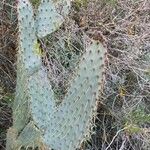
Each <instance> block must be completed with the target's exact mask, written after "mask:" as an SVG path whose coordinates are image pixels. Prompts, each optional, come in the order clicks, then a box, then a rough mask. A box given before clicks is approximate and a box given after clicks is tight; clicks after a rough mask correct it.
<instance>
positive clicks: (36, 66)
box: [7, 0, 106, 150]
mask: <svg viewBox="0 0 150 150" xmlns="http://www.w3.org/2000/svg"><path fill="white" fill-rule="evenodd" d="M65 2H66V3H65ZM60 4H62V5H60ZM64 4H66V5H64ZM60 7H61V8H62V9H61V12H58V8H60ZM69 7H70V2H69V1H67V0H66V1H65V0H60V1H56V2H54V1H50V0H42V1H41V4H40V5H39V8H38V13H37V15H36V17H34V14H33V9H32V6H31V4H30V2H29V1H28V0H18V4H17V8H18V21H19V39H18V40H19V51H18V66H17V87H16V99H15V102H14V107H13V126H12V127H11V128H10V129H9V130H8V134H7V150H17V149H19V148H21V147H22V146H23V147H28V146H33V145H34V146H35V147H37V146H39V142H42V143H44V144H45V145H46V146H47V147H48V148H53V149H56V150H68V149H69V150H74V149H76V148H77V147H78V146H79V145H80V142H81V140H82V139H83V138H84V135H85V134H88V128H89V122H90V119H91V117H92V116H93V111H94V108H95V106H96V100H97V98H98V92H99V89H100V87H101V80H102V72H103V71H104V67H103V64H104V54H105V52H106V49H105V48H104V47H103V46H102V44H101V43H100V42H99V41H97V40H93V39H89V38H87V37H86V40H85V41H86V51H85V53H84V54H83V57H82V59H81V60H80V62H79V64H78V66H79V67H78V68H77V69H76V76H75V77H74V79H73V80H72V81H71V82H70V88H69V89H68V93H67V94H66V96H65V98H64V100H63V102H62V103H61V104H60V105H59V106H57V105H56V104H55V99H54V92H53V90H52V87H51V85H50V83H49V80H48V78H47V74H46V72H45V70H44V67H43V66H42V63H41V54H42V51H41V49H40V47H39V44H38V42H37V39H38V38H42V37H44V36H46V35H47V34H50V33H52V32H54V31H55V30H57V29H58V27H59V26H60V25H61V24H62V23H63V20H64V19H63V15H65V16H66V15H67V14H68V12H69Z"/></svg>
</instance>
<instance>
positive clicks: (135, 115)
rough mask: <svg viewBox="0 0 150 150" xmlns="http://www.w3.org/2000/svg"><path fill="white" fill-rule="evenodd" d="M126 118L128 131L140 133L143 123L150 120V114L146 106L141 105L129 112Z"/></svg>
mask: <svg viewBox="0 0 150 150" xmlns="http://www.w3.org/2000/svg"><path fill="white" fill-rule="evenodd" d="M125 120H126V121H125V127H127V130H126V131H127V132H128V133H130V134H134V133H139V132H141V130H142V125H144V124H146V123H149V122H150V114H147V113H146V112H145V110H144V108H142V107H139V108H136V109H134V110H133V111H132V112H131V113H129V114H128V116H127V117H126V119H125Z"/></svg>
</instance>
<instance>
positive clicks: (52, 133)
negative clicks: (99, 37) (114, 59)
mask: <svg viewBox="0 0 150 150" xmlns="http://www.w3.org/2000/svg"><path fill="white" fill-rule="evenodd" d="M86 43H87V44H86V52H85V53H84V54H83V57H82V59H81V61H80V62H79V68H78V69H77V75H76V77H75V78H74V80H73V81H72V83H71V84H70V85H71V86H70V88H69V90H68V93H67V95H66V97H65V98H64V100H63V102H62V104H60V105H59V106H58V107H57V108H55V110H54V111H53V112H52V111H49V110H50V109H49V108H50V107H49V106H48V104H49V103H50V102H49V103H47V100H46V103H47V105H45V101H44V99H42V95H41V100H40V101H39V102H38V101H37V98H36V94H35V91H31V90H30V92H31V93H30V96H31V99H30V100H31V112H32V115H33V118H34V121H35V122H36V124H37V126H38V127H39V128H41V129H42V127H44V128H43V134H44V136H43V137H42V139H43V141H44V143H46V145H48V147H49V148H53V149H55V150H75V149H76V148H77V147H78V146H79V145H80V143H81V140H82V139H83V138H84V136H85V135H87V134H88V133H89V132H88V129H89V125H90V121H91V117H92V116H93V115H94V107H95V106H96V100H97V98H98V94H99V90H100V88H101V81H102V72H103V71H104V67H103V65H104V58H105V57H104V54H105V52H106V50H105V48H104V47H103V46H102V44H101V43H100V42H99V41H95V40H91V39H88V41H87V42H86ZM38 74H39V73H37V74H34V75H33V76H32V77H31V78H30V82H29V84H30V87H32V86H34V87H35V88H36V81H39V80H40V79H38V78H39V75H38ZM41 79H42V78H41ZM36 92H38V88H36ZM38 96H39V95H38ZM51 98H53V95H52V97H50V101H51ZM40 104H41V105H44V106H45V107H41V105H40ZM43 122H44V125H43V126H42V123H43Z"/></svg>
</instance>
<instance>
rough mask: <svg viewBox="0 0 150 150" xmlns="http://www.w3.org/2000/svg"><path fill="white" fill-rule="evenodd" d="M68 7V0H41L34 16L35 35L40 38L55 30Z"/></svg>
mask: <svg viewBox="0 0 150 150" xmlns="http://www.w3.org/2000/svg"><path fill="white" fill-rule="evenodd" d="M69 9H70V0H42V1H41V3H40V6H39V8H38V13H37V17H36V29H37V36H38V37H39V38H42V37H44V36H46V35H47V34H50V33H52V32H54V31H55V30H57V29H58V28H59V27H60V25H61V24H62V23H63V21H64V17H65V16H66V15H67V14H68V13H69Z"/></svg>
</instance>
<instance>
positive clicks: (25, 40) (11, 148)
mask: <svg viewBox="0 0 150 150" xmlns="http://www.w3.org/2000/svg"><path fill="white" fill-rule="evenodd" d="M16 1H17V11H18V27H19V38H18V45H19V50H18V64H17V87H16V98H15V101H14V106H13V127H12V128H10V129H9V130H8V134H7V139H8V140H7V146H6V147H7V150H17V149H19V147H20V146H26V145H27V144H28V145H31V143H32V144H33V143H34V141H37V139H39V137H38V136H35V137H36V138H35V140H33V141H30V140H27V141H26V139H27V138H26V139H24V141H23V140H21V142H20V139H23V138H21V137H22V136H23V135H24V133H25V132H27V131H28V128H29V124H30V122H31V121H30V120H31V119H30V118H32V116H31V113H30V104H29V99H30V97H29V91H30V88H29V84H28V83H29V78H30V77H31V76H32V75H34V74H36V73H37V72H38V71H39V70H42V63H41V55H42V51H41V49H40V48H39V44H38V42H37V37H39V38H40V37H42V36H44V35H45V36H46V35H47V34H50V33H51V32H52V31H53V32H54V31H55V30H57V29H58V24H59V26H60V25H61V24H62V23H63V18H64V16H62V15H61V13H58V12H57V10H56V9H57V7H58V6H60V4H61V2H63V3H64V1H65V0H60V1H59V2H60V4H58V2H57V3H55V2H53V1H49V0H47V1H46V0H42V1H41V4H40V6H39V11H38V14H37V15H36V16H34V13H33V8H32V6H31V3H30V2H29V0H16ZM56 4H57V5H56ZM67 5H68V6H69V2H67ZM45 6H46V8H44V7H45ZM62 8H65V6H63V7H62ZM50 11H52V12H53V13H51V17H49V18H46V19H45V16H46V15H48V14H45V12H50ZM64 12H66V13H65V14H67V13H68V12H69V8H68V7H67V8H65V9H64ZM59 18H61V19H59ZM43 19H44V21H43ZM57 21H58V24H57ZM53 23H54V24H57V26H54V25H51V24H53ZM49 24H50V25H49ZM47 25H49V27H48V28H46V29H44V28H45V27H46V26H47ZM45 83H46V84H45V85H43V84H41V86H42V87H43V86H45V89H46V90H47V91H48V93H46V92H44V91H42V90H41V93H44V96H43V97H44V98H45V99H46V98H47V97H48V96H50V95H49V94H50V93H52V91H51V87H50V86H49V84H48V82H46V81H45ZM39 94H40V93H39ZM39 98H41V97H39ZM51 104H52V105H53V104H54V101H53V102H52V101H51ZM52 105H51V107H52ZM51 109H53V107H52V108H51ZM33 126H34V125H33V123H32V127H33ZM30 131H32V132H33V135H37V134H38V135H39V132H37V134H35V131H37V128H36V127H33V129H32V130H31V126H30ZM32 132H31V134H32ZM26 135H29V134H26ZM28 138H29V139H30V137H29V136H28ZM32 139H33V138H32ZM30 142H31V143H30ZM34 144H35V143H34ZM34 144H33V145H34Z"/></svg>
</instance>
